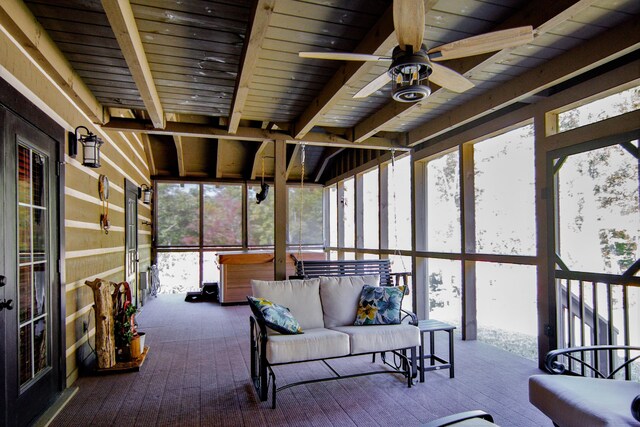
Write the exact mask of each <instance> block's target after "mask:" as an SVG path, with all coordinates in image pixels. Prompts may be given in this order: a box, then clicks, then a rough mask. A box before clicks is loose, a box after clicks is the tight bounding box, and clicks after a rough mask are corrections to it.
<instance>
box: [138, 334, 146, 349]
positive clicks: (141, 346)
mask: <svg viewBox="0 0 640 427" xmlns="http://www.w3.org/2000/svg"><path fill="white" fill-rule="evenodd" d="M138 336H139V337H140V352H141V353H144V338H145V337H146V334H145V333H144V332H138Z"/></svg>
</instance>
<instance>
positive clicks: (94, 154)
mask: <svg viewBox="0 0 640 427" xmlns="http://www.w3.org/2000/svg"><path fill="white" fill-rule="evenodd" d="M80 129H84V131H85V132H84V133H83V134H79V133H78V131H79V130H80ZM78 141H80V143H81V144H82V165H83V166H86V167H88V168H99V167H100V146H101V145H102V144H104V141H103V140H102V139H100V138H99V137H98V135H94V134H93V133H92V132H91V131H90V130H89V129H87V128H86V127H84V126H78V127H77V128H76V130H75V133H73V134H72V133H69V157H74V158H75V157H76V155H77V154H78Z"/></svg>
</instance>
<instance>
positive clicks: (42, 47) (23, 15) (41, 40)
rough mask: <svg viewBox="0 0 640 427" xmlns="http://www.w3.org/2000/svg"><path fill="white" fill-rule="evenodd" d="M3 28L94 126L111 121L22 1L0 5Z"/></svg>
mask: <svg viewBox="0 0 640 427" xmlns="http://www.w3.org/2000/svg"><path fill="white" fill-rule="evenodd" d="M0 25H1V26H2V27H3V28H4V29H5V30H6V32H7V33H8V34H9V35H10V36H11V37H13V38H14V39H15V40H16V41H17V42H18V43H19V44H20V46H22V47H23V48H24V49H25V51H26V52H27V53H28V55H29V56H31V58H33V60H34V61H35V62H36V63H37V64H38V65H39V66H40V67H41V68H42V70H43V71H44V72H45V73H47V75H48V76H49V77H51V79H52V80H53V81H54V82H55V83H56V84H57V85H58V87H60V89H61V90H62V91H63V92H64V93H65V94H66V95H67V96H69V98H70V99H72V100H73V102H74V103H75V104H76V105H77V106H78V108H79V109H80V110H81V111H82V112H83V113H84V114H86V115H87V117H89V119H90V120H91V121H92V122H93V123H97V124H103V123H105V122H107V121H108V120H109V117H108V116H109V115H108V113H107V111H106V109H105V108H103V106H102V105H101V104H100V103H99V102H98V100H97V99H96V98H95V96H93V94H92V93H91V91H90V90H89V88H87V86H86V85H85V83H84V82H83V81H82V79H81V78H80V76H78V74H77V73H76V72H75V71H74V70H73V68H72V67H71V65H70V64H69V62H68V61H67V59H66V58H65V57H64V55H63V54H62V52H61V51H60V49H59V48H58V46H56V44H55V43H54V42H53V40H51V37H49V35H48V34H47V32H46V31H45V30H44V29H43V28H42V26H41V25H40V24H39V23H38V21H37V20H36V18H35V17H34V16H33V14H32V13H31V11H29V9H28V8H27V6H25V4H24V2H22V1H21V0H2V1H1V2H0Z"/></svg>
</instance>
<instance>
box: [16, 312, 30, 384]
mask: <svg viewBox="0 0 640 427" xmlns="http://www.w3.org/2000/svg"><path fill="white" fill-rule="evenodd" d="M31 356H32V355H31V324H30V323H28V324H26V325H25V326H23V327H22V328H20V353H19V355H18V365H19V367H18V369H19V371H20V372H19V373H20V385H23V384H24V383H26V382H27V381H29V380H30V379H31V378H32V375H33V372H32V371H31V367H32V363H31Z"/></svg>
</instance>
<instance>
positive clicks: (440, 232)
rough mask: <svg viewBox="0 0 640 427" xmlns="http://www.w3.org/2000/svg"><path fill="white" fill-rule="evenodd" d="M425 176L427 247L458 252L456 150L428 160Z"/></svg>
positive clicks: (458, 163)
mask: <svg viewBox="0 0 640 427" xmlns="http://www.w3.org/2000/svg"><path fill="white" fill-rule="evenodd" d="M426 168H427V169H426V173H427V218H426V221H427V247H426V248H421V249H426V250H428V251H432V252H460V156H459V154H458V151H457V150H456V151H454V152H451V153H449V154H445V155H444V156H441V157H439V158H437V159H433V160H430V161H429V162H428V163H427V165H426Z"/></svg>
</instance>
